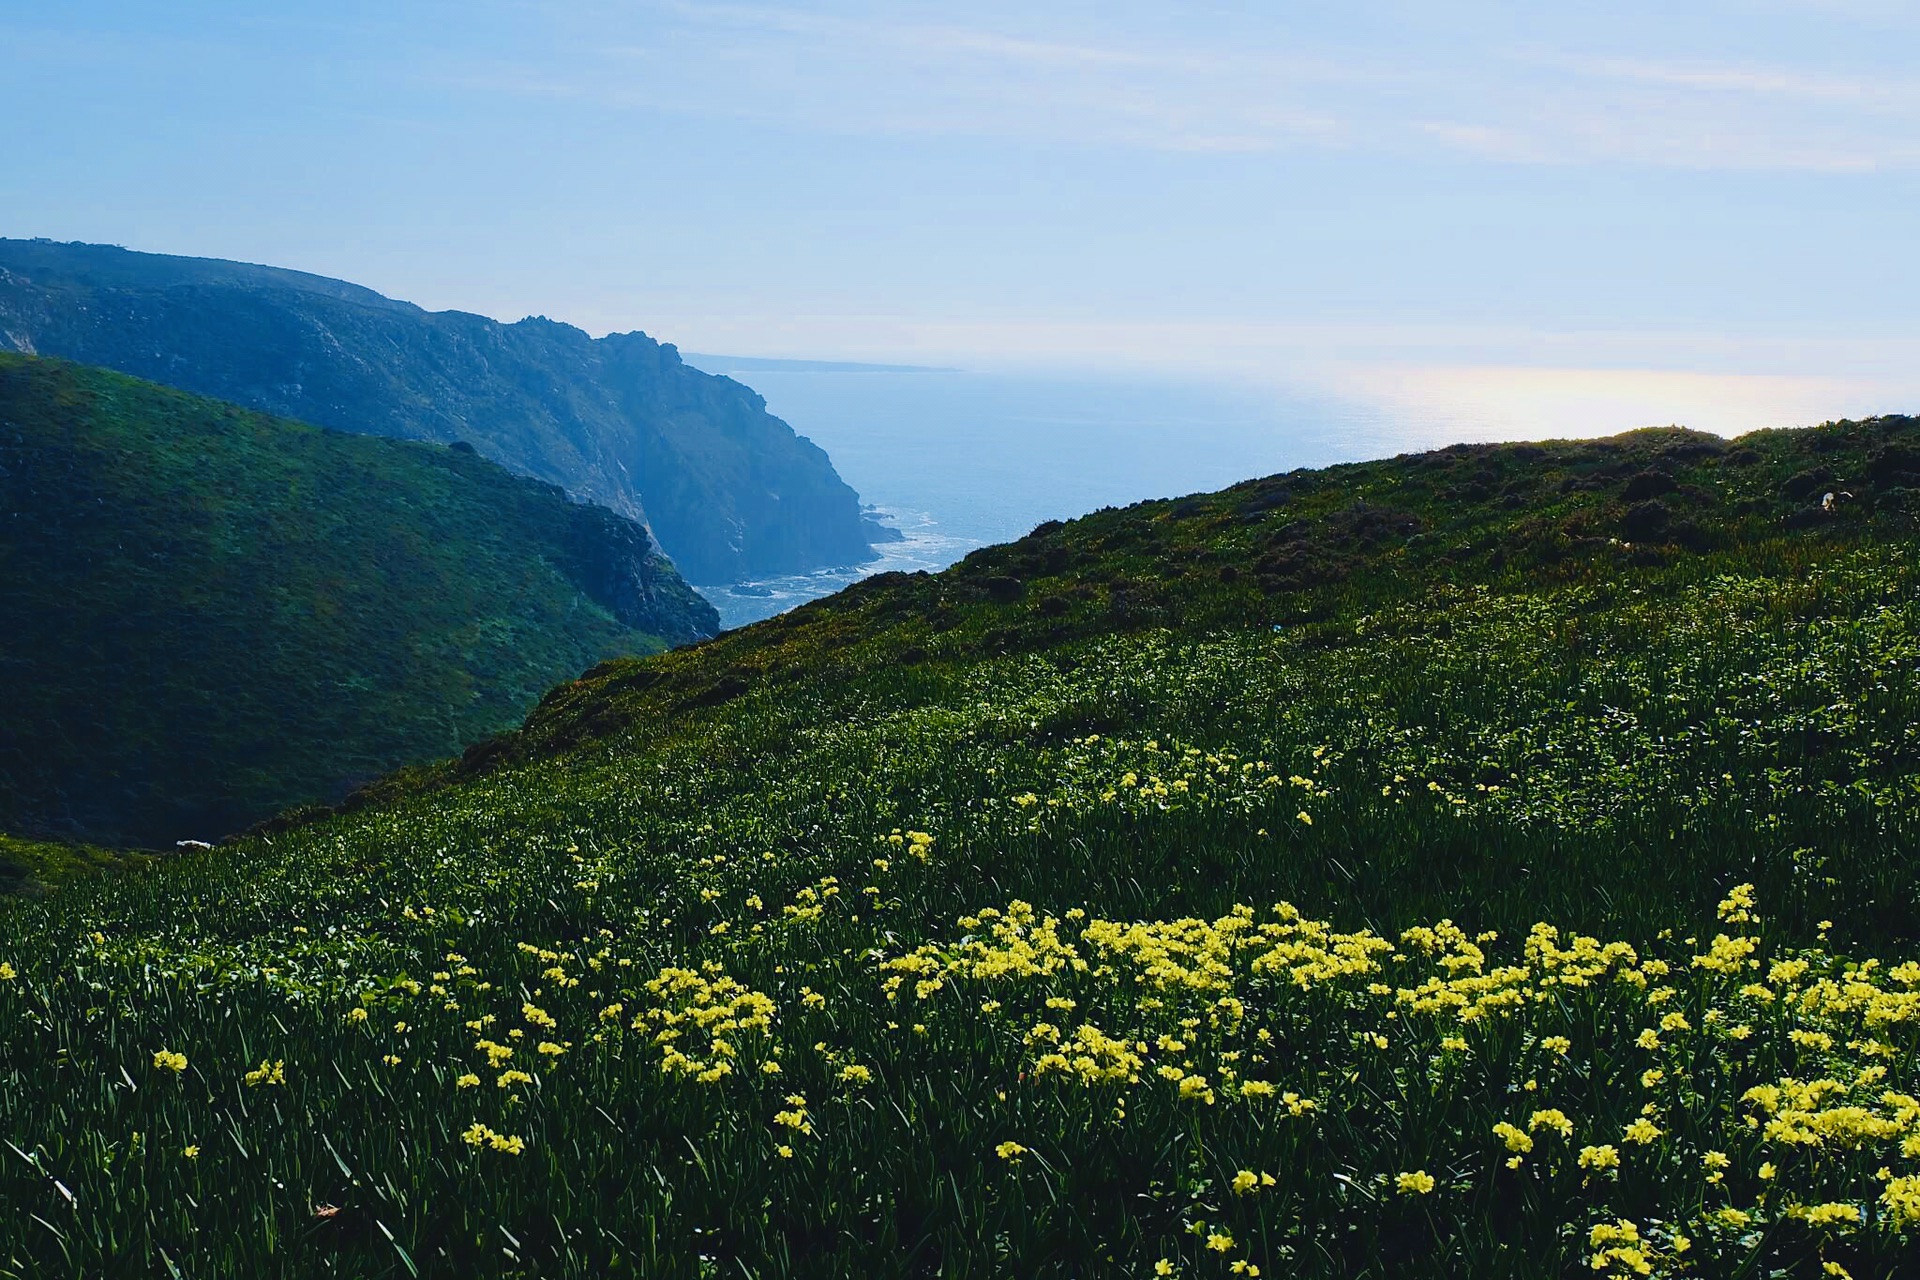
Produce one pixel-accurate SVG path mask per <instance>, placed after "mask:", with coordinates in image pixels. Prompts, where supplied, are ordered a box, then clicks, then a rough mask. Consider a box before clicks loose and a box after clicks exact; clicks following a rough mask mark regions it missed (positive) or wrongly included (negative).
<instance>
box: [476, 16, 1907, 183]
mask: <svg viewBox="0 0 1920 1280" xmlns="http://www.w3.org/2000/svg"><path fill="white" fill-rule="evenodd" d="M635 12H636V11H634V10H624V11H620V12H619V13H616V12H615V11H611V10H605V11H602V12H601V14H600V16H599V18H598V20H597V25H596V26H595V27H594V28H593V29H591V30H581V31H580V32H579V34H580V37H581V38H580V39H578V40H577V42H576V43H574V44H573V45H571V46H569V47H565V48H559V49H555V50H553V51H551V52H550V53H549V54H548V55H547V57H546V58H545V59H542V60H535V61H532V62H530V63H528V64H527V65H519V66H494V67H489V68H473V67H467V68H459V69H452V70H447V71H443V72H442V76H443V78H445V79H448V80H452V81H456V82H459V83H462V84H465V85H467V86H468V87H489V88H493V89H496V90H500V91H505V92H517V93H529V94H546V95H552V96H562V97H568V98H574V99H582V100H590V101H597V102H600V103H602V104H603V105H606V106H610V107H618V108H638V109H655V110H666V111H674V112H684V113H690V114H701V115H721V116H732V117H736V118H743V119H749V120H755V121H761V122H765V123H769V124H774V125H778V126H779V127H783V128H794V129H802V130H812V131H819V132H827V133H840V134H854V135H858V134H869V135H884V136H907V137H911V136H973V137H986V138H1000V139H1005V140H1009V141H1014V142H1020V143H1042V144H1049V145H1066V146H1119V147H1131V148H1139V149H1145V150H1161V151H1187V152H1212V153H1244V154H1259V153H1264V152H1279V151H1284V150H1288V149H1298V148H1314V149H1335V148H1338V149H1362V150H1368V151H1372V152H1376V153H1380V152H1388V153H1406V154H1418V153H1421V152H1432V151H1434V150H1435V149H1439V150H1441V151H1443V152H1447V153H1453V154H1457V155H1462V156H1468V157H1472V158H1474V159H1478V160H1481V161H1486V162H1493V163H1501V164H1520V165H1540V164H1555V165H1566V164H1579V163H1596V162H1598V163H1608V164H1628V165H1644V166H1658V167H1668V168H1692V169H1704V170H1739V169H1747V170H1780V171H1802V172H1839V173H1845V172H1862V171H1871V170H1876V169H1901V168H1911V167H1915V166H1920V91H1916V90H1914V89H1912V88H1910V87H1909V86H1908V85H1907V84H1906V83H1905V82H1904V81H1894V80H1889V79H1888V78H1887V77H1884V76H1881V77H1875V76H1872V75H1867V74H1858V75H1840V74H1834V73H1832V72H1830V71H1819V72H1815V71H1812V70H1808V69H1804V68H1797V67H1787V66H1769V65H1747V64H1722V63H1712V62H1697V61H1689V60H1686V59H1684V58H1676V57H1671V56H1667V55H1666V53H1665V51H1662V50H1659V49H1649V50H1648V51H1647V53H1646V54H1645V55H1640V56H1618V55H1610V56H1604V57H1602V56H1594V55H1590V54H1583V53H1578V52H1563V51H1555V50H1551V49H1540V48H1530V49H1518V50H1515V49H1511V48H1508V49H1502V48H1496V47H1480V46H1476V45H1474V44H1472V43H1471V41H1464V40H1463V41H1460V42H1455V43H1451V44H1446V43H1443V44H1440V45H1437V46H1431V47H1418V48H1415V47H1411V46H1409V47H1394V46H1392V45H1391V44H1390V43H1389V44H1387V45H1381V44H1379V43H1378V42H1373V43H1371V44H1367V45H1366V46H1365V47H1362V46H1361V44H1358V43H1354V42H1351V41H1350V42H1349V44H1348V45H1346V46H1342V45H1340V44H1339V43H1337V42H1333V43H1329V37H1326V36H1325V35H1321V36H1320V37H1319V39H1318V43H1316V44H1312V45H1309V44H1308V43H1307V42H1306V41H1305V40H1304V39H1293V38H1292V37H1291V36H1290V33H1289V32H1288V30H1287V29H1285V28H1284V27H1280V26H1275V27H1273V28H1270V29H1267V30H1266V31H1265V32H1264V37H1265V43H1264V44H1262V43H1260V42H1257V41H1254V42H1242V43H1241V44H1239V45H1235V46H1233V47H1226V46H1224V45H1208V44H1206V43H1204V42H1205V40H1206V39H1207V38H1208V32H1207V30H1206V28H1205V27H1204V26H1202V27H1197V28H1196V29H1195V30H1194V31H1192V32H1191V33H1188V34H1189V38H1190V40H1191V41H1192V42H1191V43H1187V44H1178V43H1169V44H1166V45H1164V46H1159V45H1155V46H1149V45H1145V44H1142V43H1140V40H1139V35H1138V33H1133V37H1132V42H1129V41H1128V40H1126V39H1122V38H1119V37H1118V35H1117V34H1116V33H1115V32H1113V31H1102V32H1099V33H1097V38H1096V35H1095V33H1092V32H1090V31H1089V30H1088V29H1086V28H1084V27H1072V26H1070V25H1068V26H1065V27H1064V28H1063V27H1062V26H1061V25H1059V24H1056V26H1054V27H1051V28H1049V27H1044V25H1043V24H1044V21H1045V12H1044V11H1040V12H1038V13H1029V14H1023V15H1017V16H1006V15H1002V16H1000V18H999V19H998V21H995V20H994V14H993V12H992V10H991V9H989V10H987V11H985V12H984V13H983V15H982V16H981V17H980V18H979V19H978V20H977V21H974V22H970V23H954V22H949V21H916V20H912V19H910V18H908V19H903V18H900V17H897V16H894V15H895V14H897V13H898V12H900V11H899V10H876V11H873V12H870V13H867V14H863V15H860V16H849V15H848V14H846V13H830V12H819V11H814V10H806V11H802V10H795V9H791V8H783V7H778V6H773V5H754V4H721V5H708V4H688V3H683V2H680V0H670V2H669V3H664V4H657V5H652V6H643V7H642V9H641V10H640V11H639V12H640V16H641V17H642V18H643V19H644V20H643V21H636V20H635ZM1215 39H1218V37H1215Z"/></svg>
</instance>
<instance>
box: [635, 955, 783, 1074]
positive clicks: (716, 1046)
mask: <svg viewBox="0 0 1920 1280" xmlns="http://www.w3.org/2000/svg"><path fill="white" fill-rule="evenodd" d="M646 990H647V994H648V995H650V996H652V997H653V998H654V1000H655V1001H657V1002H658V1003H657V1004H656V1005H655V1006H654V1007H653V1008H650V1009H647V1010H644V1011H643V1012H642V1013H640V1014H639V1016H637V1017H636V1018H634V1020H633V1024H632V1025H633V1030H635V1031H642V1032H644V1031H652V1032H653V1042H654V1043H655V1044H656V1045H658V1046H660V1055H661V1056H660V1070H661V1071H662V1072H664V1073H666V1074H668V1075H680V1076H691V1077H692V1078H694V1079H695V1080H698V1081H699V1082H700V1083H701V1084H717V1083H719V1082H720V1081H721V1080H724V1079H725V1078H726V1077H728V1076H730V1075H732V1074H733V1071H734V1060H735V1059H736V1058H737V1057H739V1055H740V1049H739V1046H738V1045H737V1044H736V1043H735V1041H736V1040H737V1039H740V1038H742V1037H746V1036H765V1035H766V1034H767V1033H768V1032H769V1031H770V1030H771V1029H772V1026H773V1014H774V1003H773V997H771V996H769V995H767V994H765V993H764V992H760V991H754V990H752V989H750V988H748V987H746V986H744V985H742V984H741V983H740V982H738V981H736V980H735V979H733V978H730V977H728V976H727V975H726V974H725V973H724V972H722V971H721V969H720V966H719V965H718V964H716V963H713V962H711V961H709V962H708V964H707V966H706V972H704V973H703V972H701V971H699V970H696V969H680V968H668V969H663V970H661V971H660V973H659V975H658V976H656V977H655V978H653V979H652V980H650V981H649V982H648V983H647V987H646Z"/></svg>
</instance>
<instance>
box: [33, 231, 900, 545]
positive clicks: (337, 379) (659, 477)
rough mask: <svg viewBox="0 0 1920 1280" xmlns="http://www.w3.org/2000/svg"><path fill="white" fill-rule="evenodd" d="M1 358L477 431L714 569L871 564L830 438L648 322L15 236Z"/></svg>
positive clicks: (454, 434)
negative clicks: (422, 302) (654, 333)
mask: <svg viewBox="0 0 1920 1280" xmlns="http://www.w3.org/2000/svg"><path fill="white" fill-rule="evenodd" d="M0 350H14V351H20V352H26V353H29V354H35V353H37V354H40V355H48V356H59V357H63V358H66V359H70V360H76V361H80V362H83V363H87V364H94V365H102V366H105V367H107V368H111V369H117V370H119V371H121V372H123V373H130V374H133V375H135V376H137V377H141V378H147V379H150V380H152V381H155V382H161V383H165V384H168V385H170V386H175V387H180V388H183V389H185V390H189V391H195V392H199V393H201V394H203V395H211V396H217V397H219V398H220V399H223V400H230V401H233V402H235V403H238V404H242V405H246V406H247V407H249V408H254V409H259V410H262V411H264V412H268V413H274V414H279V415H283V416H286V417H290V418H298V419H300V420H302V421H306V422H312V423H317V424H319V425H321V426H327V427H333V428H335V429H337V430H341V431H352V432H358V433H364V434H372V435H385V436H398V437H402V438H408V439H419V440H433V441H439V442H443V443H450V442H453V441H456V440H459V441H467V442H470V443H471V444H472V445H473V446H474V447H475V448H476V449H477V450H478V451H479V452H480V453H481V454H483V455H485V456H486V457H488V458H491V459H493V460H494V461H496V462H498V463H500V464H501V465H503V466H505V467H507V468H509V469H510V470H513V471H518V472H520V473H522V474H524V475H530V476H535V477H538V478H540V479H543V480H547V481H550V482H551V483H554V484H557V485H560V486H561V487H562V488H564V489H566V490H567V491H568V492H569V493H571V494H573V495H574V496H575V497H578V498H583V499H587V500H590V501H593V502H597V503H600V504H602V505H604V506H607V507H609V508H611V509H613V510H614V511H617V512H620V513H622V514H625V515H629V516H633V517H635V518H636V519H641V520H643V521H644V522H646V523H647V524H648V525H649V526H650V527H651V528H652V530H653V532H654V535H655V536H656V537H657V538H658V539H659V542H660V546H661V548H662V549H663V550H664V551H665V552H666V553H667V554H668V555H670V556H671V557H672V558H673V560H674V562H675V563H676V564H677V565H678V566H679V568H680V570H681V572H682V573H683V574H685V575H686V576H687V577H688V578H690V579H692V580H694V581H697V582H730V581H736V580H738V579H741V578H746V577H755V576H763V575H769V574H776V573H799V572H805V571H807V570H809V569H815V568H820V567H823V566H827V565H838V564H852V563H858V562H860V561H863V560H866V559H869V558H871V555H872V552H871V550H870V548H869V545H868V544H869V537H870V534H871V532H872V531H871V528H870V527H869V526H868V525H866V524H864V523H863V522H862V520H861V515H860V503H859V499H858V496H857V495H856V494H855V493H854V491H853V490H852V489H851V488H849V487H848V486H847V484H846V483H845V482H844V481H842V480H841V479H840V477H839V475H838V474H837V473H836V472H835V471H834V469H833V464H832V462H831V461H830V460H829V459H828V458H827V455H826V453H825V452H824V451H822V450H821V449H819V448H818V447H817V446H815V445H814V444H813V443H812V442H811V441H809V440H807V439H805V438H803V437H801V436H798V435H796V434H795V433H794V431H793V429H792V428H791V427H789V426H788V425H787V424H786V423H784V422H782V421H781V420H780V419H778V418H776V417H774V416H772V415H771V414H769V413H768V412H767V409H766V402H765V401H764V400H762V399H761V398H760V397H759V396H758V395H757V394H755V393H754V392H753V391H752V390H750V389H749V388H747V387H744V386H742V385H740V384H739V383H737V382H734V381H733V380H732V379H730V378H723V377H716V376H714V375H711V374H706V373H702V372H700V371H698V370H696V369H692V368H689V367H688V366H686V365H685V364H682V363H681V361H680V356H679V353H678V352H677V351H676V350H675V349H674V348H673V347H672V346H668V345H663V344H661V343H659V342H656V341H654V340H653V339H652V338H649V337H647V336H646V335H645V334H643V333H626V334H615V335H611V336H608V337H606V338H601V339H593V338H590V337H588V336H587V334H585V333H584V332H582V331H581V330H579V329H575V328H573V327H572V326H570V325H564V324H559V323H556V322H554V321H550V320H546V319H539V318H534V319H527V320H522V321H520V322H519V323H517V324H510V325H508V324H500V323H498V322H497V321H493V320H489V319H487V318H485V317H483V316H475V315H468V314H465V313H462V312H454V311H444V312H428V311H424V310H422V309H420V308H419V307H416V306H413V305H412V304H410V303H405V302H398V301H395V300H393V299H390V298H385V297H382V296H381V295H379V294H377V293H374V292H373V291H372V290H369V289H363V288H360V287H359V286H357V285H352V284H347V283H345V282H343V281H339V280H329V279H326V278H325V277H321V276H311V275H306V274H304V273H302V272H296V271H285V270H281V269H278V268H273V267H258V266H252V265H248V264H245V263H236V262H223V261H219V260H216V259H201V258H175V257H165V256H161V255H156V254H142V253H131V252H128V251H126V250H124V249H116V248H111V247H107V246H100V245H81V244H56V243H50V242H45V241H22V240H0Z"/></svg>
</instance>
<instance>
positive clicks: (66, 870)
mask: <svg viewBox="0 0 1920 1280" xmlns="http://www.w3.org/2000/svg"><path fill="white" fill-rule="evenodd" d="M150 861H151V858H150V855H147V854H142V853H129V852H126V851H124V850H120V849H102V848H100V847H99V846H98V845H90V844H61V843H57V842H50V841H45V840H22V839H20V838H19V837H18V836H7V835H0V894H8V893H20V894H41V893H45V892H47V891H48V890H50V889H52V888H54V887H55V886H57V885H60V884H64V883H66V882H67V881H68V880H72V879H74V878H76V877H79V876H90V875H94V874H96V873H99V872H103V871H128V870H137V869H139V868H141V867H145V866H147V865H148V864H149V863H150Z"/></svg>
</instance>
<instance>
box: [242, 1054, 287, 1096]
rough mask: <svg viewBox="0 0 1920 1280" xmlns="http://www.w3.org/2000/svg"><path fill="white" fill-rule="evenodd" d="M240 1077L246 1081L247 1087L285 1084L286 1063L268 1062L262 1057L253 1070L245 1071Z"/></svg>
mask: <svg viewBox="0 0 1920 1280" xmlns="http://www.w3.org/2000/svg"><path fill="white" fill-rule="evenodd" d="M242 1079H244V1080H245V1081H246V1085H247V1087H248V1088H249V1089H251V1088H254V1087H255V1086H257V1085H263V1084H285V1083H286V1082H287V1064H286V1063H284V1062H275V1063H272V1064H269V1063H268V1062H267V1060H266V1059H265V1058H262V1059H261V1060H260V1065H259V1066H258V1067H256V1068H255V1069H254V1070H252V1071H249V1072H247V1074H246V1075H245V1076H244V1077H242Z"/></svg>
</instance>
